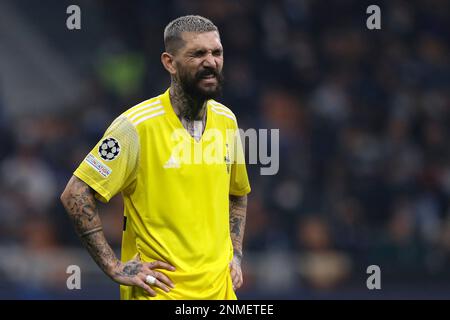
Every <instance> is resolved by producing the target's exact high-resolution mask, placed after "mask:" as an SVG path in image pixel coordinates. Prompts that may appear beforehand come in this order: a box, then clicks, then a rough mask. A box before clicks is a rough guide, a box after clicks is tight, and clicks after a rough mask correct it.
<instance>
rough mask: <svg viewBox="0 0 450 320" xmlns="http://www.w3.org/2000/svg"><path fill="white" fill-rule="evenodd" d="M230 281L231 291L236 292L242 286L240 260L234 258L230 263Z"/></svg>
mask: <svg viewBox="0 0 450 320" xmlns="http://www.w3.org/2000/svg"><path fill="white" fill-rule="evenodd" d="M230 272H231V280H232V281H233V290H237V289H239V288H240V287H241V286H242V283H243V282H244V280H243V279H242V269H241V258H240V257H237V256H234V257H233V260H231V262H230Z"/></svg>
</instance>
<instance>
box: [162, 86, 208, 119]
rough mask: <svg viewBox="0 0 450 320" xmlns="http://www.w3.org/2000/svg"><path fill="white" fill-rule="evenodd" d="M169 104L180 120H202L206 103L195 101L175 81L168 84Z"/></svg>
mask: <svg viewBox="0 0 450 320" xmlns="http://www.w3.org/2000/svg"><path fill="white" fill-rule="evenodd" d="M169 94H170V102H171V104H172V107H173V109H174V111H175V113H176V115H177V116H178V118H180V120H182V119H184V120H186V121H194V120H204V118H205V115H206V101H205V100H196V99H193V98H192V97H190V96H188V95H187V94H186V93H185V92H184V90H183V89H182V88H181V86H180V85H179V84H178V83H177V81H175V80H172V83H171V84H170V90H169Z"/></svg>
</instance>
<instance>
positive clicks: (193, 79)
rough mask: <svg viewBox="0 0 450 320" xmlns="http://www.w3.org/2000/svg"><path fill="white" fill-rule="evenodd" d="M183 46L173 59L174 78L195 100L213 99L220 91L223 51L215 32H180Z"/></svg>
mask: <svg viewBox="0 0 450 320" xmlns="http://www.w3.org/2000/svg"><path fill="white" fill-rule="evenodd" d="M182 38H183V40H184V42H185V43H184V46H183V47H182V48H180V49H179V50H178V52H177V53H176V55H175V62H176V69H177V77H178V81H179V82H180V84H181V86H182V88H183V90H184V91H185V92H186V93H187V94H188V95H190V96H191V97H192V98H195V99H213V98H216V97H217V96H218V95H219V94H220V93H221V89H222V83H223V75H222V67H223V48H222V44H221V43H220V38H219V34H218V33H217V32H216V31H212V32H204V33H195V32H183V34H182Z"/></svg>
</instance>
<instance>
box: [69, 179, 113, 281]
mask: <svg viewBox="0 0 450 320" xmlns="http://www.w3.org/2000/svg"><path fill="white" fill-rule="evenodd" d="M61 201H62V203H63V205H64V207H65V209H66V211H67V213H68V215H69V216H70V218H71V220H72V222H73V223H74V226H75V230H76V232H77V234H78V235H79V236H80V238H81V241H82V243H83V245H84V246H85V247H86V249H87V250H88V251H89V253H90V255H91V256H92V258H93V259H94V260H95V262H96V263H97V264H98V266H99V267H100V268H101V269H102V270H103V271H104V272H105V273H106V274H108V275H109V271H110V270H111V268H113V267H114V266H116V265H117V264H118V263H120V261H119V260H118V259H117V257H116V255H115V254H114V251H113V250H112V249H111V247H110V246H109V244H108V242H107V241H106V239H105V235H104V234H103V230H102V223H101V221H100V216H99V214H98V210H97V206H96V202H95V197H94V191H93V190H92V189H91V188H90V187H89V186H88V185H87V184H86V183H84V182H83V181H81V180H80V179H78V178H77V177H75V176H73V177H72V178H71V179H70V181H69V183H68V184H67V187H66V190H65V191H64V193H63V195H62V197H61Z"/></svg>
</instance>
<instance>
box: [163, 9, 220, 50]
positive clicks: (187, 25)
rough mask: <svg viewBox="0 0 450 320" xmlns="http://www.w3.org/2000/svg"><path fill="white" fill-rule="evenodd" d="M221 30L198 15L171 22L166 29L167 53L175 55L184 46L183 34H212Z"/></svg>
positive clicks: (165, 44) (165, 43)
mask: <svg viewBox="0 0 450 320" xmlns="http://www.w3.org/2000/svg"><path fill="white" fill-rule="evenodd" d="M211 31H217V32H219V29H217V27H216V26H215V25H214V23H212V22H211V20H209V19H207V18H205V17H202V16H197V15H188V16H182V17H179V18H176V19H175V20H173V21H171V22H170V23H169V24H168V25H167V26H166V28H165V29H164V46H165V48H166V51H167V52H169V53H172V54H174V53H175V52H176V51H177V50H178V49H180V48H181V47H183V46H184V41H183V38H182V37H181V34H182V33H183V32H198V33H202V32H211Z"/></svg>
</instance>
